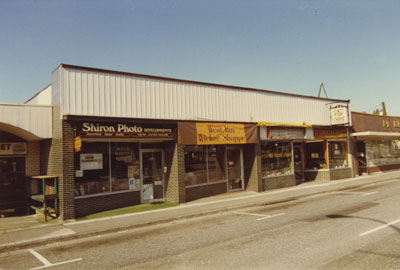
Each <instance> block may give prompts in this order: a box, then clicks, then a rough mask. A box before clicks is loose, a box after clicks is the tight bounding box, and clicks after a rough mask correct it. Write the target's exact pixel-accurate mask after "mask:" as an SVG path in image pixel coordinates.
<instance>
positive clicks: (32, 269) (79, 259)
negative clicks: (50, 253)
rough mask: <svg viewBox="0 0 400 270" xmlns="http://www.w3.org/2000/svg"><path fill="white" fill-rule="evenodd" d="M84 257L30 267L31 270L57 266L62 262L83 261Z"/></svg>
mask: <svg viewBox="0 0 400 270" xmlns="http://www.w3.org/2000/svg"><path fill="white" fill-rule="evenodd" d="M81 260H82V258H78V259H74V260H69V261H65V262H59V263H53V264H51V265H44V266H39V267H36V268H30V269H31V270H36V269H43V268H47V267H51V266H56V265H61V264H66V263H72V262H77V261H81Z"/></svg>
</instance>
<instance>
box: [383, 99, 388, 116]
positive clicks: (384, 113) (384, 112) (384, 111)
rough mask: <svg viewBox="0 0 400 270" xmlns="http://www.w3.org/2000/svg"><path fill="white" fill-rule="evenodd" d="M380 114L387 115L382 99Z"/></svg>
mask: <svg viewBox="0 0 400 270" xmlns="http://www.w3.org/2000/svg"><path fill="white" fill-rule="evenodd" d="M382 115H387V114H386V105H385V101H382Z"/></svg>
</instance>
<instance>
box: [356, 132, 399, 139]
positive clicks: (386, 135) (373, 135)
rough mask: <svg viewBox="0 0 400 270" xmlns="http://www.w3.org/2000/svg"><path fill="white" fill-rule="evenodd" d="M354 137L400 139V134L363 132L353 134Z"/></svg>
mask: <svg viewBox="0 0 400 270" xmlns="http://www.w3.org/2000/svg"><path fill="white" fill-rule="evenodd" d="M351 136H353V137H365V138H386V139H391V138H393V139H400V132H379V131H363V132H355V133H352V134H351Z"/></svg>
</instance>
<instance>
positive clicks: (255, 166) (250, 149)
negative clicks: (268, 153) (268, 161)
mask: <svg viewBox="0 0 400 270" xmlns="http://www.w3.org/2000/svg"><path fill="white" fill-rule="evenodd" d="M243 169H244V181H245V188H246V190H252V191H256V192H261V191H263V182H262V170H261V147H260V144H246V145H244V146H243Z"/></svg>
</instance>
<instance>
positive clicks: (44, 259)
mask: <svg viewBox="0 0 400 270" xmlns="http://www.w3.org/2000/svg"><path fill="white" fill-rule="evenodd" d="M28 251H29V252H30V253H31V254H32V255H33V256H35V257H36V259H38V260H39V261H41V262H42V263H43V264H44V265H43V266H39V267H35V268H30V269H31V270H36V269H43V268H47V267H52V266H56V265H61V264H66V263H72V262H77V261H81V260H82V258H78V259H74V260H69V261H65V262H59V263H51V262H49V260H47V259H46V258H45V257H43V256H42V255H41V254H40V253H39V252H37V251H35V250H33V249H29V250H28Z"/></svg>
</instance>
